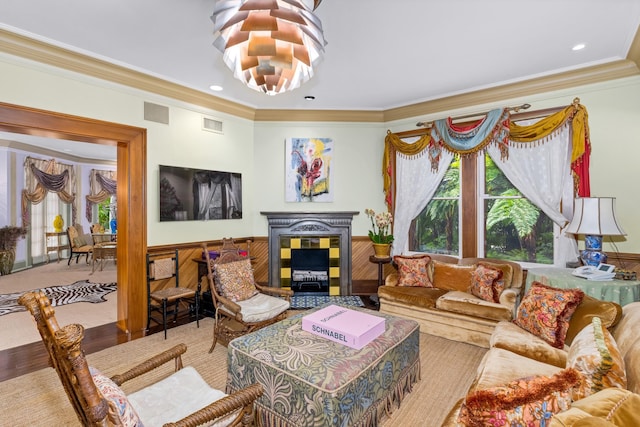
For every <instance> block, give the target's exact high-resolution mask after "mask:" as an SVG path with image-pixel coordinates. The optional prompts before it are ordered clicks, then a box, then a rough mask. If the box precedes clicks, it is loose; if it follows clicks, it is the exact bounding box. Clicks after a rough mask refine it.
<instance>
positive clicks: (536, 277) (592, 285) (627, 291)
mask: <svg viewBox="0 0 640 427" xmlns="http://www.w3.org/2000/svg"><path fill="white" fill-rule="evenodd" d="M572 271H573V269H571V268H532V269H530V270H528V272H527V283H526V287H525V291H527V290H529V288H530V287H531V283H533V281H537V282H540V283H543V284H545V285H548V286H553V287H555V288H562V289H570V288H579V289H582V290H583V291H584V293H585V294H587V295H589V296H591V297H594V298H597V299H601V300H603V301H613V302H617V303H618V304H620V305H625V304H629V303H632V302H634V301H640V281H638V280H610V281H607V282H597V281H595V280H586V279H583V278H580V277H576V276H574V275H572V274H571V272H572Z"/></svg>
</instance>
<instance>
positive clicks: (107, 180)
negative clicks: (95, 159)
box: [85, 169, 118, 222]
mask: <svg viewBox="0 0 640 427" xmlns="http://www.w3.org/2000/svg"><path fill="white" fill-rule="evenodd" d="M117 182H118V180H117V173H116V171H114V170H100V169H91V172H90V174H89V185H90V187H91V188H90V194H88V195H87V196H85V199H86V201H87V203H86V209H85V216H86V218H87V221H89V222H91V221H92V220H93V219H92V215H91V211H92V210H93V205H94V204H95V203H102V202H104V201H105V200H107V199H109V198H110V197H111V196H112V195H114V194H116V186H117Z"/></svg>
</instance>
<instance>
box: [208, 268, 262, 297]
mask: <svg viewBox="0 0 640 427" xmlns="http://www.w3.org/2000/svg"><path fill="white" fill-rule="evenodd" d="M215 279H216V280H215V283H216V288H217V291H218V293H220V295H222V296H223V297H225V298H228V299H230V300H231V301H243V300H246V299H249V298H251V297H252V296H254V295H255V294H257V293H258V290H257V289H256V285H255V284H254V283H255V282H254V279H253V269H252V268H251V260H249V259H243V260H240V261H233V262H227V263H224V264H215Z"/></svg>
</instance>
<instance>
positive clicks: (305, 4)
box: [211, 0, 327, 95]
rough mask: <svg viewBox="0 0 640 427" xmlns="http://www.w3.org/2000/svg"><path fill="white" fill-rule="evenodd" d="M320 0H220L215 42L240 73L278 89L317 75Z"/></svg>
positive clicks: (266, 88) (253, 84)
mask: <svg viewBox="0 0 640 427" xmlns="http://www.w3.org/2000/svg"><path fill="white" fill-rule="evenodd" d="M320 2H321V0H315V1H313V0H217V1H216V3H215V6H214V10H213V15H212V16H211V20H212V21H213V24H214V28H213V31H214V33H215V36H216V39H215V40H214V43H213V45H214V46H215V47H216V48H217V49H219V50H220V51H221V52H222V53H223V60H224V62H225V64H226V65H227V67H229V68H230V69H231V71H233V75H234V77H235V78H237V79H239V80H241V81H242V82H244V83H245V84H246V85H247V86H248V87H250V88H252V89H254V90H257V91H260V92H263V93H266V94H268V95H276V94H278V93H282V92H285V91H288V90H293V89H296V88H298V87H299V86H300V85H301V84H303V83H304V82H306V81H308V80H309V79H310V78H311V77H313V73H314V68H315V67H316V66H317V65H318V63H319V62H320V61H321V59H322V54H323V53H324V46H325V45H326V44H327V42H326V41H325V39H324V34H323V31H322V23H321V22H320V20H319V19H318V18H317V17H316V16H315V15H314V14H313V11H314V10H315V8H316V7H317V6H318V5H319V4H320Z"/></svg>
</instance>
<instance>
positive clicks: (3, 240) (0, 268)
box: [0, 225, 27, 276]
mask: <svg viewBox="0 0 640 427" xmlns="http://www.w3.org/2000/svg"><path fill="white" fill-rule="evenodd" d="M26 235H27V229H26V228H23V227H16V226H14V225H6V226H4V227H2V228H0V275H2V276H5V275H7V274H11V270H12V269H13V262H14V261H15V259H16V245H17V244H18V239H22V238H23V237H24V236H26Z"/></svg>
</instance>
